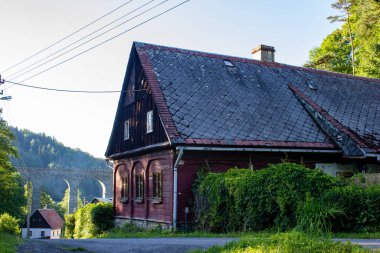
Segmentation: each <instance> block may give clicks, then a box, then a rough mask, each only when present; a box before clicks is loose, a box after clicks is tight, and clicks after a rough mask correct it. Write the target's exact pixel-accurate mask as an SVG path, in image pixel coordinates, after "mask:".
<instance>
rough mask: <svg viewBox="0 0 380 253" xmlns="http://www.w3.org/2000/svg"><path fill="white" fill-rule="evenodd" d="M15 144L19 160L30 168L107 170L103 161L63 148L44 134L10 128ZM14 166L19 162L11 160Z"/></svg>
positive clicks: (81, 152) (78, 151) (77, 150)
mask: <svg viewBox="0 0 380 253" xmlns="http://www.w3.org/2000/svg"><path fill="white" fill-rule="evenodd" d="M11 131H12V132H13V133H14V135H15V137H16V139H17V142H15V145H16V147H17V148H18V150H19V154H20V158H21V159H22V162H23V163H25V166H26V167H31V168H60V169H67V168H77V169H86V168H107V166H106V164H105V162H104V160H102V159H97V158H95V157H93V156H91V155H90V154H88V153H86V152H83V151H81V150H79V149H72V148H69V147H66V146H64V145H63V144H62V143H60V142H58V141H57V140H56V139H55V138H53V137H50V136H47V135H45V134H44V133H33V132H31V131H29V130H26V129H18V128H15V127H11ZM13 162H14V164H16V165H17V164H19V163H20V162H21V161H20V160H18V159H13Z"/></svg>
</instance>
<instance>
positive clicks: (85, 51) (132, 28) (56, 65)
mask: <svg viewBox="0 0 380 253" xmlns="http://www.w3.org/2000/svg"><path fill="white" fill-rule="evenodd" d="M189 1H190V0H185V1H183V2H181V3H179V4H177V5H175V6H173V7H171V8H169V9H167V10H165V11H163V12H161V13H159V14H157V15H155V16H153V17H151V18H149V19H146V20H145V21H143V22H141V23H139V24H137V25H135V26H133V27H131V28H129V29H127V30H125V31H123V32H121V33H119V34H117V35H115V36H113V37H111V38H109V39H107V40H105V41H103V42H101V43H98V44H96V45H95V46H92V47H90V48H88V49H86V50H84V51H82V52H80V53H78V54H76V55H74V56H72V57H70V58H68V59H66V60H63V61H61V62H59V63H57V64H55V65H53V66H51V67H49V68H47V69H44V70H42V71H40V72H38V73H36V74H34V75H32V76H29V77H27V78H26V79H24V80H22V81H20V82H21V83H22V82H25V81H27V80H29V79H31V78H33V77H36V76H38V75H41V74H42V73H45V72H46V71H49V70H51V69H53V68H56V67H58V66H59V65H61V64H63V63H66V62H68V61H70V60H72V59H74V58H76V57H78V56H80V55H82V54H85V53H87V52H89V51H91V50H93V49H95V48H97V47H99V46H101V45H103V44H105V43H107V42H109V41H111V40H113V39H116V38H118V37H120V36H121V35H123V34H125V33H128V32H130V31H132V30H134V29H136V28H138V27H140V26H142V25H143V24H145V23H148V22H150V21H152V20H154V19H156V18H158V17H160V16H162V15H164V14H166V13H168V12H170V11H172V10H174V9H176V8H178V7H180V6H181V5H183V4H185V3H187V2H189ZM6 82H8V83H9V82H10V81H6ZM12 86H13V85H11V86H9V87H8V88H6V89H9V88H10V87H12ZM6 89H4V90H6Z"/></svg>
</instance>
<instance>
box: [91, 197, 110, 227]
mask: <svg viewBox="0 0 380 253" xmlns="http://www.w3.org/2000/svg"><path fill="white" fill-rule="evenodd" d="M92 222H93V223H94V226H95V230H96V231H95V233H102V232H105V231H107V230H109V229H110V228H112V227H113V207H112V204H110V203H102V202H100V203H98V204H97V205H95V206H94V207H93V208H92Z"/></svg>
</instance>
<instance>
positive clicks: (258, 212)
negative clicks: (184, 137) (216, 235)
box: [194, 163, 340, 232]
mask: <svg viewBox="0 0 380 253" xmlns="http://www.w3.org/2000/svg"><path fill="white" fill-rule="evenodd" d="M339 184H340V182H339V180H338V179H336V178H334V177H332V176H329V175H326V174H324V173H323V172H322V171H320V170H310V169H307V168H305V167H304V166H302V165H298V164H294V163H281V164H277V165H271V166H269V167H268V168H266V169H262V170H259V171H251V170H247V169H230V170H229V171H227V172H226V173H209V174H208V175H207V176H206V177H205V179H204V180H203V181H202V182H201V183H200V184H199V186H198V187H197V188H196V190H195V192H194V193H195V195H196V197H195V198H196V201H195V202H196V206H195V209H196V211H195V222H196V224H197V227H198V228H200V229H204V230H208V231H211V232H227V231H258V230H266V229H271V228H276V229H280V230H287V229H289V228H292V227H294V226H295V225H296V224H297V221H296V218H297V217H296V210H297V208H298V206H299V203H303V202H304V201H305V199H306V197H307V196H308V197H311V198H315V199H320V198H322V196H324V194H325V192H326V191H328V190H329V189H332V188H333V187H336V186H338V185H339Z"/></svg>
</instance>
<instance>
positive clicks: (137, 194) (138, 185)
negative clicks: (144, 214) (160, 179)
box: [135, 172, 144, 203]
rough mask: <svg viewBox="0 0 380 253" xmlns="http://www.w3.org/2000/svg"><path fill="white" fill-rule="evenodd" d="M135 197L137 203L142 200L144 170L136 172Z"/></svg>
mask: <svg viewBox="0 0 380 253" xmlns="http://www.w3.org/2000/svg"><path fill="white" fill-rule="evenodd" d="M135 186H136V190H135V198H136V202H137V203H139V202H140V203H141V202H143V201H144V172H141V173H139V174H136V176H135Z"/></svg>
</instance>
